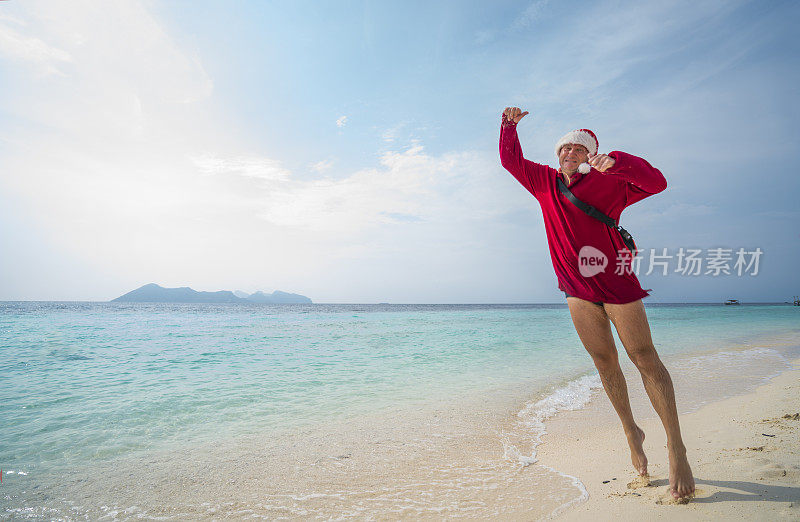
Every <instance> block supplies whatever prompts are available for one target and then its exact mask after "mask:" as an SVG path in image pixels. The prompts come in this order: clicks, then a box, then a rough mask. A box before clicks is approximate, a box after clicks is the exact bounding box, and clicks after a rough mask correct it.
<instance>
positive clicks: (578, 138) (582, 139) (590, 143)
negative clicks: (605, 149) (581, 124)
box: [556, 129, 600, 156]
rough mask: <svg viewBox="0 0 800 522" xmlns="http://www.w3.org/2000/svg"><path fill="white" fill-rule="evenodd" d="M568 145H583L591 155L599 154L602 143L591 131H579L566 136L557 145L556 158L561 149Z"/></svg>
mask: <svg viewBox="0 0 800 522" xmlns="http://www.w3.org/2000/svg"><path fill="white" fill-rule="evenodd" d="M567 143H572V144H575V145H583V146H584V147H586V150H588V151H589V155H590V156H593V155H595V154H597V149H599V148H600V142H598V141H597V136H595V135H594V132H592V131H590V130H589V129H578V130H574V131H572V132H568V133H567V134H565V135H564V136H563V137H562V138H561V139H560V140H558V143H556V156H558V155H559V154H560V153H561V147H563V146H564V145H566V144H567Z"/></svg>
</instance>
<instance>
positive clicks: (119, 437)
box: [0, 303, 800, 498]
mask: <svg viewBox="0 0 800 522" xmlns="http://www.w3.org/2000/svg"><path fill="white" fill-rule="evenodd" d="M647 310H648V317H649V320H650V324H651V328H652V330H653V335H654V340H655V343H656V347H657V348H658V350H659V352H660V353H661V355H662V356H670V355H677V354H682V353H695V352H713V351H714V350H715V348H717V347H719V346H731V345H737V344H741V343H743V342H746V340H748V339H752V338H754V337H757V336H761V335H772V334H776V333H798V332H800V308H797V307H792V306H785V305H758V306H755V305H753V306H747V305H743V306H738V307H737V306H727V307H726V306H719V305H650V306H648V309H647ZM618 346H621V345H620V343H618ZM0 354H1V357H0V419H1V421H0V467H1V468H2V469H4V470H12V471H13V472H14V473H16V474H17V476H21V477H25V479H27V480H31V481H33V480H35V477H36V475H37V473H40V472H44V471H47V472H52V471H54V470H59V469H69V468H70V467H72V466H75V465H78V464H80V465H86V464H87V463H89V464H91V463H92V462H98V463H100V462H106V461H109V460H110V459H114V458H116V457H119V456H130V455H135V454H136V453H137V452H140V453H142V454H146V453H147V452H148V451H152V450H155V449H160V448H164V447H169V445H171V444H175V445H185V444H187V443H191V442H200V441H203V442H209V441H212V442H213V441H214V440H215V439H216V438H221V437H226V438H228V437H236V436H239V435H247V434H254V433H269V432H274V433H276V434H277V433H283V432H289V431H291V430H293V429H296V428H298V427H301V426H307V425H313V424H315V423H320V422H324V421H326V420H329V419H334V418H342V417H346V416H352V415H359V414H362V413H373V412H378V411H380V410H381V409H385V408H390V407H392V406H393V405H396V404H398V403H403V404H414V403H420V404H423V403H425V402H426V401H429V400H432V399H433V398H436V399H441V398H447V397H453V398H457V397H461V396H470V395H472V396H474V395H475V394H480V393H483V392H486V393H489V392H491V391H492V390H495V389H498V388H502V387H513V386H525V387H526V389H529V390H530V393H531V396H535V395H536V393H537V390H539V391H543V390H546V389H547V388H548V387H552V386H554V385H557V384H558V383H563V382H566V381H569V380H571V379H575V378H577V377H579V376H581V375H585V374H587V373H590V372H591V371H592V366H591V361H590V360H589V358H588V356H587V355H586V353H585V351H584V350H583V348H582V346H581V344H580V342H579V340H578V338H577V335H576V334H575V332H574V329H573V327H572V324H571V321H570V318H569V313H568V311H567V309H566V306H565V305H278V306H275V305H209V304H204V305H178V304H116V303H0ZM7 498H8V497H7Z"/></svg>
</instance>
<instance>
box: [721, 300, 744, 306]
mask: <svg viewBox="0 0 800 522" xmlns="http://www.w3.org/2000/svg"><path fill="white" fill-rule="evenodd" d="M725 304H726V305H738V304H742V303H740V302H739V300H738V299H728V300H727V301H725Z"/></svg>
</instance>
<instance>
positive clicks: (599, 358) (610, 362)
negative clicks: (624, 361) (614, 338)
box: [589, 350, 619, 373]
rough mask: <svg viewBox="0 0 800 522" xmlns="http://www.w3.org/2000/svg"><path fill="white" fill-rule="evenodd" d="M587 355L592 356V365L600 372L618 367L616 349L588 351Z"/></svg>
mask: <svg viewBox="0 0 800 522" xmlns="http://www.w3.org/2000/svg"><path fill="white" fill-rule="evenodd" d="M589 355H591V356H592V361H594V365H595V367H596V368H597V371H599V372H600V373H604V372H607V371H611V370H615V369H616V368H618V367H619V357H618V356H617V351H616V350H603V351H596V352H590V353H589Z"/></svg>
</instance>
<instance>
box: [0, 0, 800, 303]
mask: <svg viewBox="0 0 800 522" xmlns="http://www.w3.org/2000/svg"><path fill="white" fill-rule="evenodd" d="M798 15H800V4H798V3H797V2H791V1H786V2H770V1H737V0H732V1H725V2H721V1H713V2H709V1H704V0H692V1H686V2H683V1H675V2H662V1H651V2H647V1H645V2H642V1H625V0H619V1H586V2H580V1H578V2H570V3H565V2H551V1H547V0H538V1H534V2H530V1H492V2H464V1H449V2H448V1H441V2H423V1H419V2H417V1H386V2H372V1H363V2H347V1H336V2H334V1H329V2H326V1H320V2H303V1H292V2H256V1H240V2H211V1H198V0H192V1H191V2H189V1H169V2H166V1H162V2H156V1H144V2H140V1H135V0H129V1H110V2H94V1H93V2H85V1H69V2H41V1H28V0H26V1H24V2H23V1H20V0H7V1H2V2H0V300H91V301H105V300H110V299H113V298H115V297H117V296H119V295H122V294H124V293H126V292H128V291H130V290H132V289H134V288H137V287H139V286H141V285H144V284H147V283H151V282H155V283H158V284H160V285H162V286H166V287H178V286H190V287H192V288H194V289H195V290H207V291H216V290H242V291H245V292H254V291H256V290H262V291H266V292H271V291H273V290H282V291H287V292H296V293H300V294H303V295H306V296H308V297H310V298H311V299H313V300H314V301H315V302H320V303H324V302H338V303H348V302H353V303H355V302H358V303H371V302H391V303H550V302H563V295H562V294H561V293H560V292H559V291H558V288H557V281H556V278H555V274H554V272H553V268H552V264H551V261H550V257H549V251H548V248H547V240H546V237H545V232H544V225H543V222H542V216H541V210H540V208H539V206H538V203H537V202H536V200H535V199H534V198H533V197H532V196H531V195H530V194H529V193H528V192H527V191H526V190H525V189H524V188H523V187H522V186H520V185H519V184H518V183H517V182H516V181H515V180H514V178H513V177H512V176H511V175H510V174H509V173H508V172H506V171H505V170H504V169H503V168H502V167H501V166H500V161H499V156H498V150H497V149H498V137H499V123H500V114H501V113H502V110H503V108H504V107H506V106H518V107H521V108H523V109H524V110H527V111H529V112H530V114H529V116H526V117H525V119H524V120H523V121H522V122H521V123H520V125H519V129H518V131H519V136H520V141H521V144H522V148H523V151H524V154H525V157H526V158H528V159H530V160H533V161H537V162H539V163H545V164H549V165H551V166H554V167H557V160H556V157H555V155H554V152H553V146H554V144H555V142H556V141H557V140H558V138H560V137H561V136H562V135H564V134H565V133H567V132H568V131H570V130H573V129H576V128H590V129H592V130H593V131H594V132H595V133H596V134H597V136H598V139H599V142H600V152H604V153H607V152H610V151H612V150H622V151H626V152H629V153H631V154H635V155H637V156H641V157H643V158H645V159H647V160H648V161H649V162H650V163H651V164H652V165H654V166H655V167H657V168H658V169H660V170H661V172H662V173H663V174H664V176H665V177H666V179H667V182H668V188H667V189H666V190H665V191H664V192H662V193H660V194H658V195H656V196H653V197H650V198H648V199H646V200H644V201H642V202H640V203H637V204H636V205H634V206H631V207H630V208H628V209H626V210H625V212H624V213H623V215H622V225H623V226H625V227H626V228H627V229H628V230H629V231H630V232H631V233H632V234H633V235H634V237H635V238H636V240H637V244H638V246H639V248H641V249H643V251H644V252H645V253H647V252H649V251H650V250H649V249H656V251H657V252H658V253H662V254H663V253H665V252H664V251H663V250H662V249H667V250H666V254H667V255H673V256H675V255H676V254H677V252H678V251H679V249H681V248H683V249H685V250H687V251H688V249H695V250H700V251H701V252H702V255H703V256H708V255H710V254H709V252H710V251H711V250H713V249H719V248H722V249H725V250H728V249H730V251H731V252H732V253H733V257H734V259H733V260H731V262H730V268H731V269H732V270H731V273H730V274H725V273H724V272H721V273H719V274H714V273H705V268H706V267H705V266H703V271H702V272H701V273H700V274H699V275H691V274H686V273H682V272H680V271H676V270H677V269H678V268H679V267H678V264H677V257H673V258H669V261H668V266H667V272H668V273H667V275H664V274H663V270H662V269H660V268H658V267H656V268H658V269H654V270H653V271H652V273H650V274H649V275H648V274H646V273H645V272H647V268H648V262H649V261H648V259H649V258H650V257H651V256H647V255H645V256H643V257H642V258H641V259H642V261H641V262H642V263H643V265H642V267H641V268H640V272H639V279H640V280H641V282H642V286H643V287H644V288H651V289H653V292H652V294H651V296H650V297H649V298H648V299H647V301H649V302H718V301H722V300H725V299H729V298H737V299H740V300H741V301H761V302H776V301H777V302H783V301H787V300H790V299H791V297H792V296H793V295H798V294H800V275H798V272H797V266H798V259H800V227H799V226H798V225H800V210H798V205H797V197H798V193H800V181H798V178H800V171H798V169H797V167H796V163H795V161H796V160H795V159H793V158H796V157H797V156H798V150H799V149H800V146H798V138H800V132H799V131H798V123H797V122H798V120H800V102H798V100H800V96H798V95H799V94H800V92H798V91H799V90H800V88H799V87H798V86H799V85H800V68H798V67H797V55H798V50H800V49H798V48H799V47H800V44H799V43H798V40H797V38H796V36H795V34H794V33H795V26H796V21H797V20H800V16H798ZM739 249H744V252H746V253H747V252H755V251H756V250H757V249H760V251H761V252H762V254H761V255H760V257H759V258H758V267H757V268H758V271H757V273H755V274H753V272H755V266H751V268H750V271H749V272H748V271H745V272H744V273H743V274H742V275H738V274H736V271H735V270H733V268H734V264H733V262H734V261H735V258H736V256H735V253H736V252H737V251H738V250H739Z"/></svg>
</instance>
